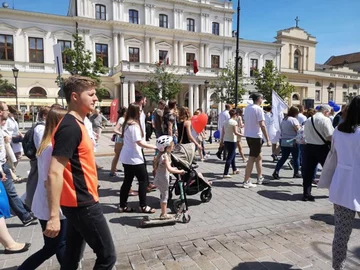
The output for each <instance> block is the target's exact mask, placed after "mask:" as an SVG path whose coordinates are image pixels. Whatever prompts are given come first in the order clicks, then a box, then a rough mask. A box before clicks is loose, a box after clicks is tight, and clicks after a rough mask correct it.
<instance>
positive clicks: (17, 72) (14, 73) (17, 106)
mask: <svg viewBox="0 0 360 270" xmlns="http://www.w3.org/2000/svg"><path fill="white" fill-rule="evenodd" d="M12 72H13V75H14V78H15V91H16V92H15V98H16V110H17V111H20V108H19V102H18V87H17V78H18V76H19V70H18V69H17V68H16V67H14V68H13V69H12Z"/></svg>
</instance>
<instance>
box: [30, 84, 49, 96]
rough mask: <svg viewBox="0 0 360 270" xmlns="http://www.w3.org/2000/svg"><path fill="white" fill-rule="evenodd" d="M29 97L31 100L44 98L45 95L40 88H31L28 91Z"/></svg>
mask: <svg viewBox="0 0 360 270" xmlns="http://www.w3.org/2000/svg"><path fill="white" fill-rule="evenodd" d="M29 97H31V98H46V97H47V94H46V91H45V90H44V89H43V88H41V87H38V86H36V87H33V88H31V89H30V91H29Z"/></svg>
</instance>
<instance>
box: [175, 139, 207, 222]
mask: <svg viewBox="0 0 360 270" xmlns="http://www.w3.org/2000/svg"><path fill="white" fill-rule="evenodd" d="M194 156H195V145H194V144H193V143H189V144H178V145H176V147H175V149H174V151H173V153H172V154H171V162H172V164H173V166H175V167H177V168H178V169H180V170H184V171H185V172H186V173H185V174H184V175H174V176H175V182H174V183H173V185H171V179H170V187H169V205H170V207H171V210H172V211H173V212H174V213H177V217H178V218H179V217H180V215H183V222H184V223H187V222H189V221H190V216H189V215H187V214H186V212H187V210H188V203H187V199H186V196H187V195H195V194H196V193H198V192H200V191H202V192H201V194H200V199H201V201H202V202H209V201H210V200H211V198H212V193H211V183H210V182H208V181H207V180H206V179H205V178H204V177H203V175H202V174H201V173H198V172H197V171H196V170H195V169H196V168H197V167H198V166H194V165H193V159H194ZM173 191H175V195H177V196H179V195H180V198H179V199H177V200H174V202H173V203H172V204H171V203H170V202H171V199H172V193H173Z"/></svg>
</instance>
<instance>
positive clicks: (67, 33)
mask: <svg viewBox="0 0 360 270" xmlns="http://www.w3.org/2000/svg"><path fill="white" fill-rule="evenodd" d="M52 33H53V35H55V36H72V35H73V33H71V32H70V31H67V30H57V31H54V32H52Z"/></svg>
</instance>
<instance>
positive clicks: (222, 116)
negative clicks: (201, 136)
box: [216, 104, 231, 160]
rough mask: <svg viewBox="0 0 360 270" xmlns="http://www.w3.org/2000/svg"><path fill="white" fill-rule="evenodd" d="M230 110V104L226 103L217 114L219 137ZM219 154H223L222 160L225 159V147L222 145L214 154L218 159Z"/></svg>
mask: <svg viewBox="0 0 360 270" xmlns="http://www.w3.org/2000/svg"><path fill="white" fill-rule="evenodd" d="M230 110H231V105H230V104H226V105H225V110H224V111H222V112H221V113H220V114H219V118H218V130H219V132H220V138H222V137H221V136H222V130H223V127H224V124H225V122H226V121H227V120H229V119H230V114H229V111H230ZM221 154H223V160H226V154H227V153H226V149H225V147H224V146H220V147H219V149H218V151H217V152H216V156H217V157H218V159H221Z"/></svg>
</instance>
